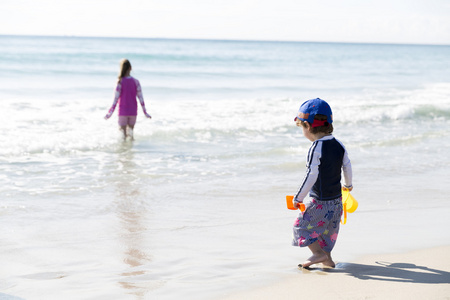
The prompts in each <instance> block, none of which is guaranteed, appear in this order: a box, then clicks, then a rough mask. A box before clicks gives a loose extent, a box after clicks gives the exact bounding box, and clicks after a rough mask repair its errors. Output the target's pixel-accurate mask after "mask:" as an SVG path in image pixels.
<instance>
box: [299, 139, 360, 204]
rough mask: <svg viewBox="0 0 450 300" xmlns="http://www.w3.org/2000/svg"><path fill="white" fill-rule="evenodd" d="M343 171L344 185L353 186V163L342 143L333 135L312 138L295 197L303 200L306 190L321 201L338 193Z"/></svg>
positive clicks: (334, 196) (329, 198)
mask: <svg viewBox="0 0 450 300" xmlns="http://www.w3.org/2000/svg"><path fill="white" fill-rule="evenodd" d="M342 172H343V174H344V183H345V186H348V187H350V186H352V165H351V162H350V159H349V158H348V153H347V150H346V149H345V147H344V145H343V144H342V143H341V142H340V141H338V140H337V139H336V138H334V137H333V136H332V135H327V136H325V137H323V138H321V139H318V140H316V141H314V142H313V144H312V145H311V147H310V149H309V151H308V156H307V161H306V174H305V177H304V178H303V181H302V183H301V185H300V188H299V190H298V192H297V194H296V195H295V197H294V201H295V202H302V201H303V199H304V198H305V197H306V195H307V194H308V192H309V193H310V194H309V195H310V196H311V197H312V198H314V199H317V200H322V201H326V200H333V199H336V198H339V197H341V196H342V193H341V173H342Z"/></svg>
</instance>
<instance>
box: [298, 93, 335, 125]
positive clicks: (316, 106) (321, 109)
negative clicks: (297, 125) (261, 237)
mask: <svg viewBox="0 0 450 300" xmlns="http://www.w3.org/2000/svg"><path fill="white" fill-rule="evenodd" d="M316 115H325V116H327V121H319V120H315V122H314V117H315V116H316ZM297 120H302V121H307V122H308V123H310V124H311V125H312V127H317V126H323V125H325V122H328V123H329V124H331V123H333V112H332V111H331V107H330V105H328V103H327V102H326V101H324V100H322V99H320V98H316V99H311V100H308V101H305V102H304V103H303V104H302V105H301V106H300V108H299V109H298V114H297V116H296V117H295V119H294V121H297Z"/></svg>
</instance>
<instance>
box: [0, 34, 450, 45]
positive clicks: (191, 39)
mask: <svg viewBox="0 0 450 300" xmlns="http://www.w3.org/2000/svg"><path fill="white" fill-rule="evenodd" d="M0 37H30V38H33V37H36V38H80V39H83V38H85V39H136V40H179V41H183V40H184V41H216V42H250V43H251V42H255V43H317V44H358V45H393V46H402V45H403V46H450V44H435V43H394V42H355V41H305V40H275V39H254V40H253V39H250V40H249V39H237V38H236V39H235V38H188V37H183V38H182V37H136V36H135V37H126V36H84V35H45V34H3V33H0Z"/></svg>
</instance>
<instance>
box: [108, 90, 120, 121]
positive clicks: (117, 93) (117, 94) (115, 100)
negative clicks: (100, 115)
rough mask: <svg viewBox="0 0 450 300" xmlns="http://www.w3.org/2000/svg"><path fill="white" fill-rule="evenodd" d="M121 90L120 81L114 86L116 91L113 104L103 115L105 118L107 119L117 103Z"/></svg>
mask: <svg viewBox="0 0 450 300" xmlns="http://www.w3.org/2000/svg"><path fill="white" fill-rule="evenodd" d="M121 90H122V85H121V84H120V83H118V84H117V87H116V92H115V94H114V101H113V104H112V106H111V108H110V109H109V111H108V113H107V114H106V116H105V119H106V120H107V119H109V118H110V117H111V116H112V114H113V112H114V110H115V109H116V105H117V102H118V101H119V97H120V92H121Z"/></svg>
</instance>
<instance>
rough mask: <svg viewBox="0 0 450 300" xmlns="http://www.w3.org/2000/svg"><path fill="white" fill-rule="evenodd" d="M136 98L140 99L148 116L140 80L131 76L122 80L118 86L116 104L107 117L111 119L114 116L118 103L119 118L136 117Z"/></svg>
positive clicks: (115, 97)
mask: <svg viewBox="0 0 450 300" xmlns="http://www.w3.org/2000/svg"><path fill="white" fill-rule="evenodd" d="M136 97H137V98H138V99H139V102H140V103H141V106H142V110H143V111H144V114H145V115H146V116H147V111H146V109H145V103H144V97H143V96H142V89H141V85H140V83H139V80H137V79H136V78H134V77H131V76H128V77H124V78H122V80H121V81H120V82H119V83H118V84H117V87H116V92H115V96H114V102H113V105H112V106H111V108H110V109H109V111H108V114H107V117H110V116H111V115H112V114H113V112H114V110H115V109H116V106H117V103H119V116H136V115H137V101H136Z"/></svg>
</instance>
